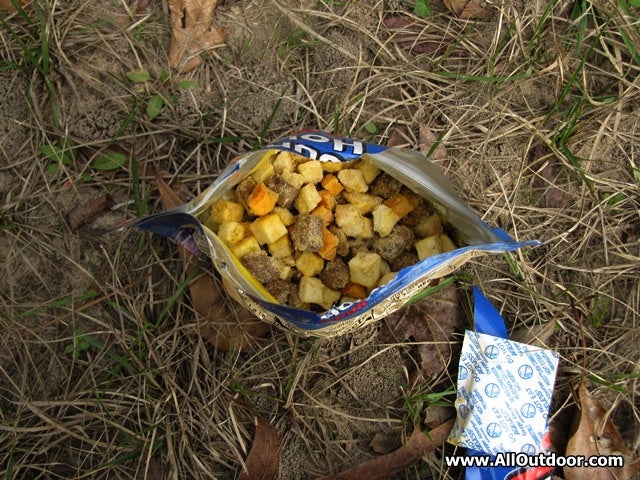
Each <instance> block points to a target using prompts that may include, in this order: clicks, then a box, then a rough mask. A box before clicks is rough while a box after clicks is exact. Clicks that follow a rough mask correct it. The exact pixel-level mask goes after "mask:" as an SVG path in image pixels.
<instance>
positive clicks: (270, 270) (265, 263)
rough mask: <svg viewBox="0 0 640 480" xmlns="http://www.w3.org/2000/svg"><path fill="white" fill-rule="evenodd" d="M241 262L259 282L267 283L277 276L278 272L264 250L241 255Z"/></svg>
mask: <svg viewBox="0 0 640 480" xmlns="http://www.w3.org/2000/svg"><path fill="white" fill-rule="evenodd" d="M242 264H243V265H244V266H245V267H247V270H249V271H250V272H251V273H253V275H254V276H255V277H256V278H257V279H258V281H259V282H261V283H268V282H270V281H271V280H275V279H276V278H278V277H279V275H280V272H278V269H277V268H276V266H275V265H274V264H273V261H272V259H271V257H270V256H269V255H268V254H267V252H265V251H259V252H252V253H249V254H248V255H245V256H244V257H242Z"/></svg>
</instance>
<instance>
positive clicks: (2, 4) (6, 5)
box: [0, 0, 29, 13]
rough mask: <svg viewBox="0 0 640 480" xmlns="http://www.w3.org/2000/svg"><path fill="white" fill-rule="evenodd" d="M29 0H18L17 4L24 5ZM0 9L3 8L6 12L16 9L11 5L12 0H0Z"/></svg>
mask: <svg viewBox="0 0 640 480" xmlns="http://www.w3.org/2000/svg"><path fill="white" fill-rule="evenodd" d="M28 1H29V0H18V2H17V3H18V4H19V5H20V6H23V5H26V3H27V2H28ZM0 10H4V11H5V12H8V13H13V12H15V11H16V7H14V6H13V2H11V0H0Z"/></svg>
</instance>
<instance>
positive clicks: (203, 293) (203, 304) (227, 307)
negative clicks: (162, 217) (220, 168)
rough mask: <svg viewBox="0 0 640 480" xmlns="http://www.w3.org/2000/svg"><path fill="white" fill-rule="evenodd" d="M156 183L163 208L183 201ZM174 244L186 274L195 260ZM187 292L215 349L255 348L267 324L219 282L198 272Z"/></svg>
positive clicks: (195, 264)
mask: <svg viewBox="0 0 640 480" xmlns="http://www.w3.org/2000/svg"><path fill="white" fill-rule="evenodd" d="M156 184H157V185H158V190H159V191H160V199H161V201H162V206H163V207H164V209H165V210H170V209H171V208H174V207H177V206H178V205H181V204H182V203H184V202H183V200H182V199H181V198H180V197H179V196H178V194H177V193H175V192H174V191H173V190H172V189H171V187H170V186H169V185H167V183H166V182H165V181H164V180H163V179H162V178H160V177H159V176H157V175H156ZM177 247H178V254H179V256H180V260H182V263H183V265H184V266H185V271H186V275H189V274H190V273H191V272H193V270H194V269H195V268H196V267H197V260H196V259H195V258H194V257H193V256H192V255H191V254H189V253H188V252H187V250H186V249H185V248H184V247H183V246H181V245H177ZM189 292H190V294H191V302H192V304H193V308H194V309H195V311H196V312H197V313H198V314H199V315H200V316H201V317H202V318H201V321H200V334H201V335H202V336H203V337H204V338H205V339H206V340H207V341H208V342H209V343H211V344H212V345H214V346H215V347H216V348H217V349H218V350H221V351H224V352H228V351H229V350H249V349H251V348H253V347H255V345H256V339H257V338H261V337H264V336H265V335H266V334H267V332H268V330H269V327H268V325H267V324H266V323H264V322H262V321H260V320H259V319H258V318H257V317H255V316H254V315H253V314H252V313H251V312H249V310H247V309H246V308H243V307H242V306H240V305H239V304H237V303H232V301H231V300H230V299H228V298H227V297H226V296H225V294H224V293H223V292H222V290H221V284H220V281H218V280H217V279H216V278H215V277H214V276H213V274H212V273H210V272H206V271H204V272H202V273H201V274H200V275H199V276H198V277H196V278H195V279H194V280H193V281H192V282H191V284H190V285H189Z"/></svg>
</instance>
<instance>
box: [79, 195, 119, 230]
mask: <svg viewBox="0 0 640 480" xmlns="http://www.w3.org/2000/svg"><path fill="white" fill-rule="evenodd" d="M111 204H112V199H111V195H109V194H108V193H102V194H100V195H98V196H97V197H94V198H92V199H91V200H89V201H88V202H85V203H83V204H82V205H78V206H77V207H76V208H74V209H73V210H72V211H71V212H70V213H69V226H70V227H71V228H73V229H77V228H80V226H82V225H84V224H85V223H87V222H90V221H91V220H94V219H95V218H96V217H98V216H99V215H100V214H102V213H104V212H106V211H107V210H108V209H109V207H111Z"/></svg>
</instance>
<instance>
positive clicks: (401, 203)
mask: <svg viewBox="0 0 640 480" xmlns="http://www.w3.org/2000/svg"><path fill="white" fill-rule="evenodd" d="M383 204H384V205H385V206H387V207H389V208H390V209H391V210H393V213H395V214H396V215H398V216H399V217H400V218H402V217H404V216H405V215H406V214H408V213H409V212H411V210H413V209H414V208H415V206H414V205H412V204H411V202H410V201H409V199H408V198H407V197H405V196H404V195H400V194H399V195H394V196H393V197H390V198H388V199H387V200H385V201H384V202H383Z"/></svg>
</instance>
